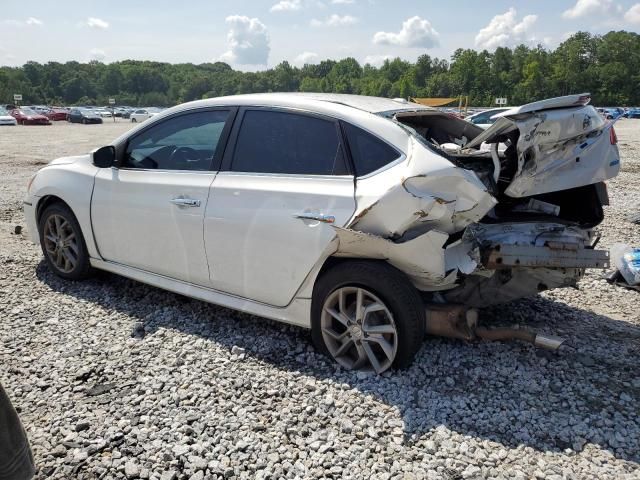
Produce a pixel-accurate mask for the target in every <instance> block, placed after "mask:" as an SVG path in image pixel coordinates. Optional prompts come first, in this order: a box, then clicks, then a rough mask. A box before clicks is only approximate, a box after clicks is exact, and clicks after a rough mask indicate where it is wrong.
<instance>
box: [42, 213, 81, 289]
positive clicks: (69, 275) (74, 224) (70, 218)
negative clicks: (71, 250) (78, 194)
mask: <svg viewBox="0 0 640 480" xmlns="http://www.w3.org/2000/svg"><path fill="white" fill-rule="evenodd" d="M54 215H57V216H59V217H62V218H63V219H64V220H66V221H67V222H68V223H69V228H70V230H71V231H72V232H73V234H74V235H75V239H77V242H76V247H77V260H76V264H75V266H74V267H73V269H72V270H71V271H66V272H65V271H64V270H61V269H60V268H58V266H56V264H55V262H54V260H53V259H52V255H51V254H50V253H49V252H48V251H47V248H46V247H45V238H44V236H45V226H46V223H47V221H49V219H50V218H51V217H52V216H54ZM38 233H39V236H40V247H41V248H42V253H43V255H44V258H45V260H46V262H47V265H48V266H49V268H50V269H51V271H52V272H53V273H55V274H56V275H58V276H59V277H62V278H65V279H67V280H84V279H85V278H88V277H89V276H91V274H92V273H93V271H92V268H91V263H90V261H89V252H88V251H87V245H86V243H85V241H84V237H83V235H82V229H81V228H80V224H79V223H78V220H77V219H76V217H75V215H74V214H73V212H72V211H71V209H70V208H69V207H67V206H66V205H65V204H63V203H54V204H52V205H49V206H48V207H46V208H45V209H44V211H43V212H42V214H41V215H40V218H39V219H38Z"/></svg>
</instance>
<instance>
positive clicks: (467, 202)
mask: <svg viewBox="0 0 640 480" xmlns="http://www.w3.org/2000/svg"><path fill="white" fill-rule="evenodd" d="M412 143H413V144H414V148H412V152H411V161H409V162H405V164H404V165H402V167H403V170H402V172H401V175H400V178H398V176H397V175H398V173H399V172H397V171H396V172H394V174H393V177H395V178H393V177H392V178H389V180H395V182H394V183H387V184H386V185H385V187H386V192H385V193H384V194H383V195H380V193H379V190H378V192H377V195H376V196H375V197H374V196H370V195H369V194H368V190H369V189H370V187H369V185H368V183H370V182H373V181H375V182H376V183H378V182H380V179H379V178H377V179H375V180H371V181H370V179H362V180H358V186H357V189H356V197H357V200H358V209H357V211H356V213H355V214H354V217H353V220H352V221H351V223H350V224H349V225H348V226H349V227H350V228H352V229H354V230H359V231H363V232H368V233H373V234H376V235H380V236H382V237H385V238H399V237H402V236H403V235H406V234H408V233H409V234H410V233H411V231H412V230H416V231H418V232H419V233H423V232H425V231H428V230H440V231H442V232H445V233H453V232H456V231H460V230H462V229H463V228H464V227H466V226H467V225H469V224H471V223H473V222H477V221H479V220H480V219H481V218H482V217H484V216H485V215H486V213H487V212H488V211H489V210H491V208H493V207H494V205H495V204H496V203H497V202H496V200H495V198H493V196H491V194H490V193H489V192H488V191H487V188H486V186H485V185H484V184H483V183H482V182H481V181H480V180H479V179H478V177H477V176H476V175H475V174H474V173H473V172H471V171H469V170H464V169H461V168H457V167H455V166H454V165H452V164H451V163H450V162H448V161H446V160H444V159H442V160H443V162H440V161H439V160H438V157H435V158H436V160H434V156H433V155H432V154H430V152H429V151H428V150H424V149H423V148H415V147H416V145H415V144H416V143H417V142H416V140H415V139H414V140H413V142H412ZM394 170H397V169H394ZM384 175H385V174H384V173H382V174H379V175H377V176H376V177H380V176H384ZM389 176H390V177H391V174H390V175H389ZM381 186H382V185H379V186H378V188H379V187H381Z"/></svg>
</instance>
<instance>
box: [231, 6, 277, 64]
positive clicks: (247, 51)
mask: <svg viewBox="0 0 640 480" xmlns="http://www.w3.org/2000/svg"><path fill="white" fill-rule="evenodd" d="M225 21H226V22H227V24H228V25H229V26H230V27H231V29H230V30H229V33H228V34H227V43H228V44H229V50H228V51H227V52H225V53H224V54H223V55H222V56H221V57H220V59H221V60H223V61H225V62H231V63H235V64H238V65H266V64H267V59H268V58H269V52H270V50H271V47H270V46H269V34H268V32H267V27H265V26H264V24H263V23H262V22H261V21H260V20H258V19H257V18H249V17H246V16H244V15H231V16H229V17H227V18H226V19H225Z"/></svg>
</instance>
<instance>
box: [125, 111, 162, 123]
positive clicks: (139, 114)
mask: <svg viewBox="0 0 640 480" xmlns="http://www.w3.org/2000/svg"><path fill="white" fill-rule="evenodd" d="M158 113H160V112H159V111H158V110H153V109H150V108H139V109H137V110H134V111H133V112H131V122H132V123H137V122H144V121H145V120H147V119H149V118H151V117H153V116H155V115H157V114H158Z"/></svg>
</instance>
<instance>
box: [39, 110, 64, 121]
mask: <svg viewBox="0 0 640 480" xmlns="http://www.w3.org/2000/svg"><path fill="white" fill-rule="evenodd" d="M45 115H46V116H47V118H48V119H49V120H53V121H54V122H55V121H61V120H66V119H67V117H68V116H69V112H68V111H67V110H66V109H64V108H52V109H50V110H49V111H47V113H46V114H45Z"/></svg>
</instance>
